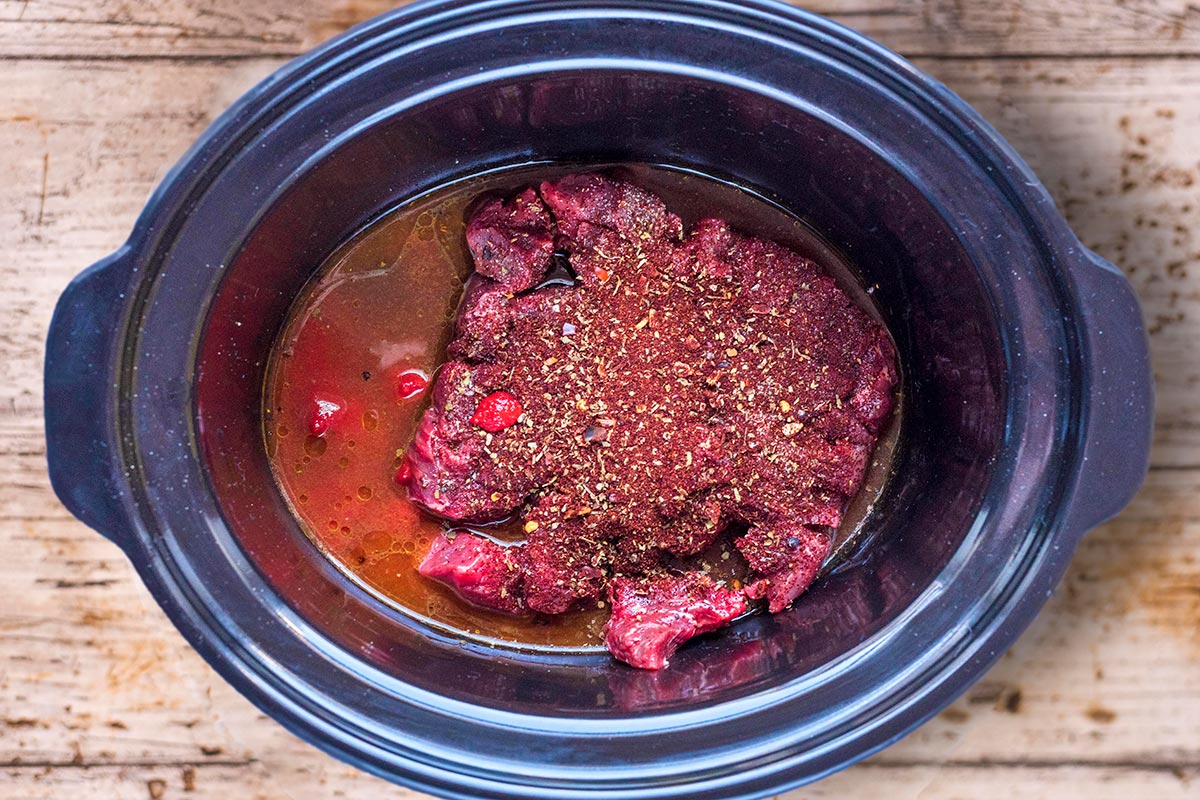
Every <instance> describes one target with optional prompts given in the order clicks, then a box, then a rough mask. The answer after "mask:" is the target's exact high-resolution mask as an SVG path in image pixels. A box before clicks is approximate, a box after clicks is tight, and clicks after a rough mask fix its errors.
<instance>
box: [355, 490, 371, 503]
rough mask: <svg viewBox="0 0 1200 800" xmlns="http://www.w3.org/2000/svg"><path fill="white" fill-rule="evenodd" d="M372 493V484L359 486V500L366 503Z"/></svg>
mask: <svg viewBox="0 0 1200 800" xmlns="http://www.w3.org/2000/svg"><path fill="white" fill-rule="evenodd" d="M371 495H372V492H371V487H370V486H360V487H358V499H359V500H362V501H363V502H364V503H365V502H367V501H368V500H370V499H371Z"/></svg>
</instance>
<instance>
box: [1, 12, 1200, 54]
mask: <svg viewBox="0 0 1200 800" xmlns="http://www.w3.org/2000/svg"><path fill="white" fill-rule="evenodd" d="M397 5H403V3H399V2H388V0H334V1H333V2H324V1H322V0H298V1H297V0H260V2H256V3H246V2H241V1H240V0H211V2H204V0H159V1H158V2H153V3H150V2H146V3H129V2H126V1H125V0H91V1H89V0H54V1H53V2H49V1H48V0H46V1H39V0H0V58H53V59H61V58H76V57H84V58H105V59H137V60H144V59H161V58H173V59H180V58H193V59H194V58H200V59H213V58H246V57H256V56H292V55H296V54H298V53H300V52H303V51H304V50H306V49H307V48H309V47H311V46H312V45H313V44H316V43H317V42H320V41H322V40H324V39H326V38H327V37H329V36H331V35H333V34H335V33H340V32H341V31H343V30H345V29H346V28H347V27H348V26H350V25H352V24H355V23H357V22H360V21H362V20H364V19H368V18H370V17H373V16H375V15H376V14H379V13H382V12H384V11H387V10H389V9H391V8H394V7H395V6H397ZM800 5H803V6H805V7H806V8H808V9H810V10H812V11H816V12H818V13H822V14H826V15H828V16H830V17H832V18H833V19H835V20H837V21H839V22H842V23H843V24H845V25H849V26H850V27H852V28H856V29H857V30H860V31H862V32H863V33H865V34H867V35H868V36H871V37H873V38H875V39H878V40H879V41H881V42H883V43H884V44H886V45H887V46H889V47H891V48H893V49H895V50H897V51H898V52H901V53H904V54H906V55H909V56H920V55H928V56H936V57H939V58H961V57H970V56H981V55H983V56H992V57H995V56H1001V57H1005V58H1013V57H1028V56H1035V55H1040V56H1052V55H1063V56H1079V55H1083V56H1097V55H1109V56H1112V55H1132V56H1146V55H1171V56H1196V55H1200V6H1197V5H1196V4H1194V3H1191V2H1188V1H1187V0H1125V1H1124V2H1095V0H1022V1H1020V2H1018V1H1017V0H1008V1H1007V2H991V3H984V2H964V0H814V1H813V2H809V3H802V4H800Z"/></svg>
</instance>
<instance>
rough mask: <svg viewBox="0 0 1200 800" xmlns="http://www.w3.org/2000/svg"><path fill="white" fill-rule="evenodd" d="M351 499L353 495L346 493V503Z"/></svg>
mask: <svg viewBox="0 0 1200 800" xmlns="http://www.w3.org/2000/svg"><path fill="white" fill-rule="evenodd" d="M353 499H354V497H353V495H346V502H347V503H349V502H350V501H351V500H353Z"/></svg>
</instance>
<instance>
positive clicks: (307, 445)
mask: <svg viewBox="0 0 1200 800" xmlns="http://www.w3.org/2000/svg"><path fill="white" fill-rule="evenodd" d="M327 447H329V442H327V441H325V440H324V439H322V438H321V437H320V436H313V435H312V434H309V435H308V437H306V438H305V440H304V452H306V453H308V454H309V455H310V456H321V455H323V454H324V453H325V449H326V448H327Z"/></svg>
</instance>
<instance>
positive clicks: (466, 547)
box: [419, 532, 525, 613]
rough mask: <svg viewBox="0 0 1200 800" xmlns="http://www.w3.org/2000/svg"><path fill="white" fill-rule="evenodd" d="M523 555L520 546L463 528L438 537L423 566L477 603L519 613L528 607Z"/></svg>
mask: <svg viewBox="0 0 1200 800" xmlns="http://www.w3.org/2000/svg"><path fill="white" fill-rule="evenodd" d="M521 556H522V553H521V548H519V547H504V546H502V545H499V544H497V543H496V542H493V541H491V540H490V539H484V538H482V537H480V536H473V535H471V534H469V533H462V532H460V533H457V534H453V535H451V534H446V535H443V536H439V537H438V538H436V539H434V541H433V546H432V547H431V548H430V549H429V553H428V555H426V556H425V559H424V560H423V561H422V562H421V566H420V567H419V570H420V573H421V574H422V575H424V576H425V577H427V578H433V579H434V580H439V581H442V582H443V583H447V584H449V585H450V586H453V587H454V588H455V589H456V590H457V591H458V593H459V594H460V595H462V596H463V597H465V598H466V599H467V600H470V601H471V602H473V603H477V604H478V605H481V606H486V607H487V608H494V609H496V610H497V611H507V612H510V613H516V612H520V611H524V610H525V602H524V600H523V598H522V594H521V580H522V575H523V572H524V564H523V563H522V558H521Z"/></svg>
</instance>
